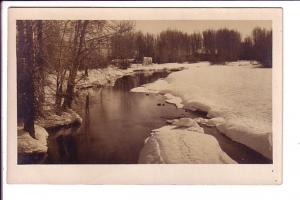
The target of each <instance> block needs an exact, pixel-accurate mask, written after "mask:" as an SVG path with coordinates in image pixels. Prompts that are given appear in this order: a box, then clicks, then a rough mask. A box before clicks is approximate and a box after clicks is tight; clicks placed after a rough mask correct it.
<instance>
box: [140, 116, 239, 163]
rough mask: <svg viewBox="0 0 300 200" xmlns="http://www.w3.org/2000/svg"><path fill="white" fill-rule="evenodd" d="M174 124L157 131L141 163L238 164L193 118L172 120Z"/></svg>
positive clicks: (141, 153) (145, 149)
mask: <svg viewBox="0 0 300 200" xmlns="http://www.w3.org/2000/svg"><path fill="white" fill-rule="evenodd" d="M169 123H170V124H171V125H167V126H163V127H161V128H159V129H156V130H153V131H152V133H151V136H150V137H148V138H147V139H146V141H145V145H144V147H143V149H142V150H141V152H140V157H139V163H140V164H189V163H193V164H235V163H236V162H235V161H234V160H232V159H231V158H230V157H229V156H228V155H227V154H226V153H225V152H224V151H222V149H221V148H220V146H219V143H218V141H217V140H216V139H215V138H214V137H213V136H210V135H207V134H204V130H203V128H201V127H200V126H199V125H198V124H197V123H196V121H194V120H193V119H189V118H181V119H176V120H170V121H169Z"/></svg>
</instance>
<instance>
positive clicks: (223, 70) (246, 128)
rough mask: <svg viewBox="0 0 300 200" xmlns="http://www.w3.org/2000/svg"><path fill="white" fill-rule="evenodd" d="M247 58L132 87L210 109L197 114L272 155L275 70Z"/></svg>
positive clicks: (192, 107) (186, 105) (201, 65)
mask: <svg viewBox="0 0 300 200" xmlns="http://www.w3.org/2000/svg"><path fill="white" fill-rule="evenodd" d="M258 66H259V65H258V64H257V63H251V62H248V61H242V62H234V63H228V64H227V65H209V63H205V62H203V63H197V65H195V66H194V67H191V68H188V69H186V70H183V71H180V72H174V73H172V74H170V75H169V76H168V77H167V78H165V79H161V80H158V81H156V82H154V83H150V84H146V85H143V86H141V87H138V88H134V89H132V90H131V91H132V92H146V93H151V92H152V93H161V94H165V95H166V94H167V97H168V98H169V99H168V101H167V102H169V103H173V104H175V105H177V106H178V105H179V106H182V105H184V108H185V109H189V110H192V111H197V110H198V111H201V112H207V113H208V114H207V117H208V118H211V119H198V120H199V123H203V124H210V126H214V127H216V128H217V129H218V130H219V131H220V132H221V133H223V134H225V135H226V136H227V137H229V138H231V139H232V140H233V141H236V142H239V143H241V144H244V145H246V146H248V147H249V148H251V149H253V150H255V151H256V152H259V153H260V154H262V155H263V156H265V157H267V158H268V159H271V160H272V82H271V81H272V69H266V68H259V67H258Z"/></svg>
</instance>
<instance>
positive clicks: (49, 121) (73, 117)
mask: <svg viewBox="0 0 300 200" xmlns="http://www.w3.org/2000/svg"><path fill="white" fill-rule="evenodd" d="M36 123H37V124H38V125H40V126H42V127H44V128H54V127H59V126H67V125H70V124H73V123H80V124H81V123H82V118H81V117H80V116H79V115H78V114H77V113H76V112H75V111H73V110H72V109H68V110H66V111H65V112H62V113H61V115H57V114H55V113H48V116H45V117H44V118H40V119H38V120H37V121H36Z"/></svg>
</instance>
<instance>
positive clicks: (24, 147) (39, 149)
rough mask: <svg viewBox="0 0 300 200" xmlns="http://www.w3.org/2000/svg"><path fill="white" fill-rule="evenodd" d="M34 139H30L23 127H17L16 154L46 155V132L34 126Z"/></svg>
mask: <svg viewBox="0 0 300 200" xmlns="http://www.w3.org/2000/svg"><path fill="white" fill-rule="evenodd" d="M34 129H35V136H36V139H34V138H32V137H31V136H30V135H29V133H28V132H26V131H24V130H23V127H18V153H25V154H30V153H47V149H48V147H47V138H48V133H47V131H46V130H45V129H44V128H42V127H40V126H38V125H34Z"/></svg>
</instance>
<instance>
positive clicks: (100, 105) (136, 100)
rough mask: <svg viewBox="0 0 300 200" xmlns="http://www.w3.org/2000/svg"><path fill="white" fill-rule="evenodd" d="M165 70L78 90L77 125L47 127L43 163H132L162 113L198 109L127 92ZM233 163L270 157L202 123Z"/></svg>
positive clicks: (172, 115) (163, 117)
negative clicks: (81, 119)
mask: <svg viewBox="0 0 300 200" xmlns="http://www.w3.org/2000/svg"><path fill="white" fill-rule="evenodd" d="M169 73H170V72H167V71H162V72H154V73H153V72H151V73H143V72H140V73H136V74H134V75H128V76H124V77H122V78H120V79H118V80H117V81H116V83H115V86H114V87H104V88H90V89H86V90H80V91H79V92H78V94H77V96H76V98H75V100H74V102H73V105H72V108H73V109H74V110H75V111H77V112H78V113H79V114H80V115H81V116H82V118H83V123H82V124H81V126H71V127H64V128H60V129H56V130H50V131H49V133H50V136H49V138H48V153H47V154H48V156H47V159H46V161H45V163H47V164H136V163H137V160H138V156H139V152H140V150H141V149H142V147H143V145H144V141H145V139H146V138H147V137H148V136H149V134H150V132H151V130H153V129H156V128H160V127H162V126H164V125H165V124H166V119H175V118H180V117H190V118H195V117H198V116H199V115H201V116H202V117H204V116H203V113H195V112H189V111H185V110H184V109H177V108H176V107H175V106H174V105H171V104H168V103H165V99H164V97H163V96H162V95H160V94H145V93H132V92H130V89H131V88H134V87H138V86H140V85H142V84H145V83H150V82H154V81H155V80H157V79H159V78H164V77H166V76H167V75H168V74H169ZM204 128H205V131H206V133H207V134H211V135H213V136H215V137H216V138H217V140H218V141H219V143H220V146H221V148H222V149H223V150H224V151H225V152H226V153H227V154H228V155H229V156H231V157H232V158H233V159H234V160H236V161H237V162H238V163H254V164H255V163H270V161H269V160H268V159H266V158H264V157H263V156H261V155H260V154H258V153H256V152H255V151H253V150H251V149H249V148H248V147H246V146H244V145H242V144H239V143H236V142H233V141H232V140H230V139H229V138H227V137H225V136H224V135H223V134H221V133H219V132H218V131H217V130H216V129H215V128H208V127H204Z"/></svg>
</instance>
